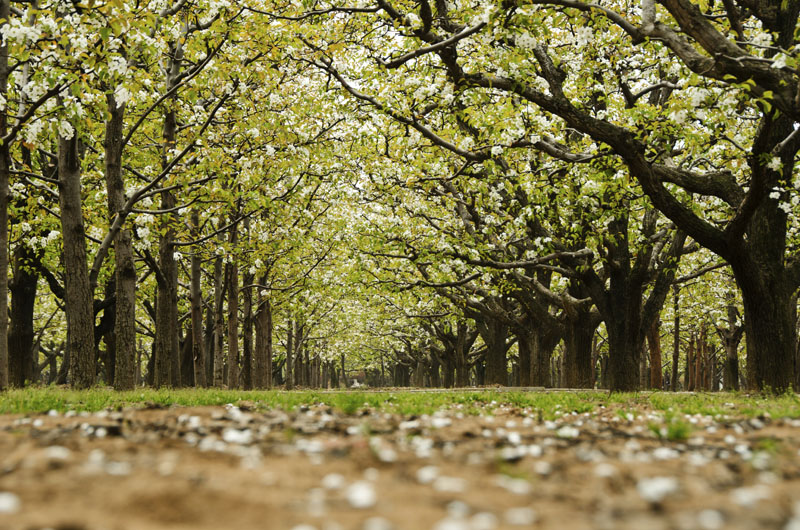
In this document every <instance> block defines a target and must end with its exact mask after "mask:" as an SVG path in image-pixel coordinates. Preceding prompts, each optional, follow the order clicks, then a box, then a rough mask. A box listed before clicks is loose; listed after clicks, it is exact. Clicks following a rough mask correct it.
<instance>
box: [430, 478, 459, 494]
mask: <svg viewBox="0 0 800 530" xmlns="http://www.w3.org/2000/svg"><path fill="white" fill-rule="evenodd" d="M433 489H435V490H436V491H441V492H443V493H462V492H463V491H464V490H466V489H467V481H466V480H464V479H463V478H458V477H437V478H436V480H434V481H433Z"/></svg>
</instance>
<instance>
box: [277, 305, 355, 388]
mask: <svg viewBox="0 0 800 530" xmlns="http://www.w3.org/2000/svg"><path fill="white" fill-rule="evenodd" d="M286 327H287V328H288V330H287V335H286V390H291V389H292V388H294V379H293V378H292V363H293V362H294V320H292V319H291V318H290V319H288V320H287V322H286ZM342 366H343V367H344V356H342ZM342 372H343V373H344V370H343V371H342ZM345 386H347V381H345Z"/></svg>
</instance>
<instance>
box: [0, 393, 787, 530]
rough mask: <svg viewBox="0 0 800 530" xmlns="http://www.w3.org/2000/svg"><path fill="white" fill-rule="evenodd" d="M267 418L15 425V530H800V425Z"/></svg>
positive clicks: (10, 489) (6, 475)
mask: <svg viewBox="0 0 800 530" xmlns="http://www.w3.org/2000/svg"><path fill="white" fill-rule="evenodd" d="M252 405H253V404H248V403H239V404H237V405H228V406H226V407H217V408H215V407H205V408H182V407H172V408H168V409H159V408H150V409H141V408H139V409H124V410H120V411H101V412H99V413H95V414H85V413H84V414H74V413H68V414H66V415H63V414H56V413H55V412H51V413H50V414H42V415H30V416H3V417H0V455H2V457H0V528H3V529H5V528H9V529H12V528H13V529H34V528H42V529H43V528H53V529H60V530H81V529H98V530H99V529H155V528H186V529H190V528H191V529H198V528H200V529H204V528H208V529H212V528H213V529H219V528H236V529H239V528H275V529H294V530H311V529H318V530H336V529H358V530H388V529H392V528H394V529H405V528H408V529H436V530H462V529H464V530H469V529H474V530H483V529H486V530H489V529H505V528H552V529H578V528H599V529H605V528H608V529H627V528H630V529H634V528H635V529H660V528H675V529H687V530H688V529H704V530H706V529H708V530H713V529H718V528H743V529H750V528H752V529H761V528H778V529H782V530H798V529H800V452H799V451H800V420H790V419H780V418H768V417H760V418H754V419H725V418H717V419H714V418H710V417H701V416H692V417H681V418H680V420H681V421H682V422H685V424H686V425H690V426H691V432H690V433H688V435H669V437H671V438H673V439H674V440H673V441H670V440H668V439H667V436H668V435H667V431H666V424H665V421H664V418H663V417H662V415H661V414H660V413H657V412H656V411H653V410H647V409H644V408H641V407H639V408H638V409H637V410H634V411H633V413H630V412H628V409H625V410H622V409H619V410H615V409H611V408H609V409H605V408H599V409H596V410H595V411H593V412H591V413H583V414H577V413H572V412H570V411H564V414H562V415H559V417H558V418H556V419H555V420H554V421H545V420H542V419H541V417H540V414H539V413H537V411H531V410H524V409H518V408H513V407H496V408H492V409H488V408H487V410H486V412H485V413H484V414H482V415H480V416H470V415H465V414H463V413H462V412H461V411H460V410H459V409H458V408H452V409H449V410H446V411H442V412H439V413H437V414H435V415H433V416H420V417H410V416H407V417H403V416H400V415H393V414H387V413H382V412H375V411H371V410H362V411H360V412H359V413H357V414H354V415H349V416H348V415H344V414H341V413H338V412H334V411H333V410H331V409H329V408H327V407H325V406H317V407H308V408H306V407H303V408H301V409H300V410H297V411H292V412H283V411H278V410H270V411H267V412H260V411H257V410H256V409H255V408H254V407H253V406H252Z"/></svg>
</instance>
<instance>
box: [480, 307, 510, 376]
mask: <svg viewBox="0 0 800 530" xmlns="http://www.w3.org/2000/svg"><path fill="white" fill-rule="evenodd" d="M478 331H479V332H480V334H481V337H482V338H483V342H484V343H485V344H486V381H485V384H487V385H502V386H507V385H508V360H507V358H506V353H507V352H508V344H507V343H506V339H507V338H508V326H506V325H505V324H503V323H502V322H500V321H498V320H497V319H494V318H485V319H480V320H478Z"/></svg>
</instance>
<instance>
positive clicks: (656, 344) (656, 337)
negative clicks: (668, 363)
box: [647, 320, 663, 390]
mask: <svg viewBox="0 0 800 530" xmlns="http://www.w3.org/2000/svg"><path fill="white" fill-rule="evenodd" d="M660 328H661V327H660V322H659V321H658V320H656V321H655V322H654V323H653V325H652V326H651V327H650V331H649V333H648V334H647V346H648V349H649V350H650V388H655V389H658V390H661V389H662V387H663V381H662V379H661V333H660Z"/></svg>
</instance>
